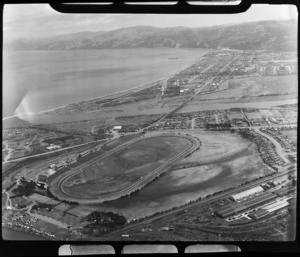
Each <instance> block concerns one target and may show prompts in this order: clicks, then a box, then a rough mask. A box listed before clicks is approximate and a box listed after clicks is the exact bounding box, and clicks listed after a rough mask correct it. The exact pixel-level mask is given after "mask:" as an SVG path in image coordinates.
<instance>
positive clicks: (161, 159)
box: [60, 136, 192, 199]
mask: <svg viewBox="0 0 300 257" xmlns="http://www.w3.org/2000/svg"><path fill="white" fill-rule="evenodd" d="M191 146H192V142H191V141H190V140H189V139H188V138H186V137H181V136H158V137H150V138H147V137H145V138H144V139H142V140H140V141H137V142H135V143H133V144H130V145H129V146H126V147H125V148H122V150H121V151H116V152H115V153H112V154H110V155H109V156H107V157H105V158H101V157H100V158H99V161H97V162H93V163H92V164H91V165H86V166H85V167H84V168H82V169H81V171H80V172H75V173H74V175H71V176H69V177H68V178H66V179H65V180H64V181H63V183H61V185H60V189H61V191H62V192H63V193H64V194H65V195H68V196H70V197H71V198H77V199H98V198H100V197H105V196H107V195H110V194H112V193H117V192H119V191H120V190H123V189H126V188H128V187H130V186H131V185H133V184H134V183H136V182H138V181H139V180H140V179H142V178H143V177H144V176H146V175H147V174H149V173H150V172H152V171H154V170H155V169H156V168H158V167H160V166H161V165H163V164H164V163H165V162H167V161H169V160H170V159H171V158H173V157H175V156H176V155H178V154H179V153H181V152H183V151H185V150H186V149H188V148H190V147H191Z"/></svg>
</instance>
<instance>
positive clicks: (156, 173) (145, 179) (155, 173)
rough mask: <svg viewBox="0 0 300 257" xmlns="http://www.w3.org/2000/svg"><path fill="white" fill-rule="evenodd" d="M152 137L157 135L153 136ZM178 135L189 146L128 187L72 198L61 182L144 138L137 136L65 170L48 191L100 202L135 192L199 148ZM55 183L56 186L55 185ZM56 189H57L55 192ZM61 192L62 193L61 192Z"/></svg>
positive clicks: (60, 195)
mask: <svg viewBox="0 0 300 257" xmlns="http://www.w3.org/2000/svg"><path fill="white" fill-rule="evenodd" d="M161 136H166V135H161ZM168 136H178V135H174V134H170V135H168ZM153 137H158V136H157V135H156V136H153ZM180 137H184V138H186V139H188V140H189V141H190V142H191V145H190V146H189V147H187V148H186V149H184V150H183V151H182V152H181V153H179V154H177V155H176V156H174V157H172V158H171V159H169V160H168V161H167V162H165V163H163V164H162V165H161V166H159V167H158V168H156V169H155V170H153V171H152V172H150V173H149V174H147V175H146V176H145V177H143V178H141V179H140V180H138V181H137V182H135V183H134V184H132V185H130V186H129V187H127V188H125V189H123V190H120V191H118V192H116V193H111V194H109V195H107V196H105V197H102V198H98V199H78V198H74V197H72V196H70V195H68V194H67V193H66V192H65V191H64V190H63V184H64V183H65V181H66V180H67V179H69V178H70V177H72V176H75V175H76V174H78V173H79V172H81V170H82V169H84V168H86V167H89V166H90V165H93V164H94V163H96V162H99V161H102V160H103V159H105V158H107V157H109V156H110V155H112V154H115V153H117V152H119V151H122V150H123V149H125V148H126V147H128V146H130V145H132V144H134V143H137V142H138V141H141V140H144V139H145V138H138V139H134V140H131V141H129V142H127V143H124V144H122V145H120V146H118V147H116V148H114V149H112V150H110V151H108V152H106V153H105V154H103V155H102V156H101V158H100V159H99V158H95V159H93V160H91V161H89V162H86V163H84V164H82V165H80V166H78V167H76V169H75V170H71V171H69V172H66V173H64V174H62V175H60V176H58V177H57V178H55V179H54V180H53V181H52V183H51V185H50V191H51V193H52V194H54V195H56V196H57V197H58V198H59V199H61V200H68V201H70V200H71V201H76V202H79V203H89V204H91V203H101V202H104V201H111V200H115V199H118V198H120V197H122V196H124V195H129V194H130V193H132V192H135V191H137V190H139V189H141V188H142V187H144V186H145V185H147V184H148V183H149V182H151V181H152V180H153V179H154V178H156V177H157V176H159V175H160V174H162V173H163V172H165V171H166V169H167V167H168V166H170V165H172V164H173V163H174V162H177V161H178V160H180V159H182V158H184V157H185V156H187V155H189V154H191V153H192V152H193V151H195V150H196V149H197V148H199V146H200V142H199V141H198V140H196V139H194V138H192V137H188V136H185V135H180ZM147 138H151V137H147ZM55 185H57V186H55ZM57 190H59V191H60V193H59V191H58V192H57ZM61 193H63V195H62V194H61Z"/></svg>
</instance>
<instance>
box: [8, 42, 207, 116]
mask: <svg viewBox="0 0 300 257" xmlns="http://www.w3.org/2000/svg"><path fill="white" fill-rule="evenodd" d="M208 51H210V50H209V49H169V48H160V49H113V50H67V51H19V52H8V53H6V52H5V53H4V55H3V117H4V118H5V117H8V116H12V115H14V112H15V110H16V109H17V108H18V106H19V105H20V103H22V106H23V109H22V110H19V111H22V113H31V112H40V111H44V110H48V109H51V108H57V107H60V106H63V105H66V104H70V103H73V102H78V101H83V100H87V99H90V98H95V97H100V96H103V95H107V94H112V93H116V92H119V91H122V90H126V89H130V88H134V87H137V86H140V85H143V84H146V83H149V82H151V81H155V80H158V79H160V78H163V77H165V76H167V75H168V74H172V73H175V72H176V71H178V70H179V69H180V68H182V67H183V66H185V65H186V64H188V63H191V62H193V61H194V60H195V59H197V58H199V57H201V56H202V55H204V54H205V53H207V52H208ZM175 57H176V59H170V58H175Z"/></svg>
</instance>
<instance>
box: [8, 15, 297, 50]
mask: <svg viewBox="0 0 300 257" xmlns="http://www.w3.org/2000/svg"><path fill="white" fill-rule="evenodd" d="M297 32H298V31H297V21H296V20H285V21H260V22H249V23H241V24H234V25H227V26H212V27H200V28H186V27H173V28H157V27H151V26H136V27H127V28H121V29H117V30H112V31H107V32H105V31H99V32H80V33H74V34H68V35H61V36H55V37H51V38H43V39H18V40H15V41H13V42H11V43H10V44H8V45H7V47H8V48H9V49H11V50H68V49H112V48H159V47H171V48H219V47H221V48H233V49H241V50H247V49H249V50H250V49H256V50H274V51H276V50H278V51H296V50H297Z"/></svg>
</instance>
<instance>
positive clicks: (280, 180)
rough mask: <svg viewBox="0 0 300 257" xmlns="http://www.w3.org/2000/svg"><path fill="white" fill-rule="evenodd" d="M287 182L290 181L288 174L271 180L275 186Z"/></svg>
mask: <svg viewBox="0 0 300 257" xmlns="http://www.w3.org/2000/svg"><path fill="white" fill-rule="evenodd" d="M286 182H288V176H287V175H286V176H282V177H279V178H276V179H274V180H272V181H271V183H272V184H273V185H274V186H277V185H281V184H285V183H286Z"/></svg>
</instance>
